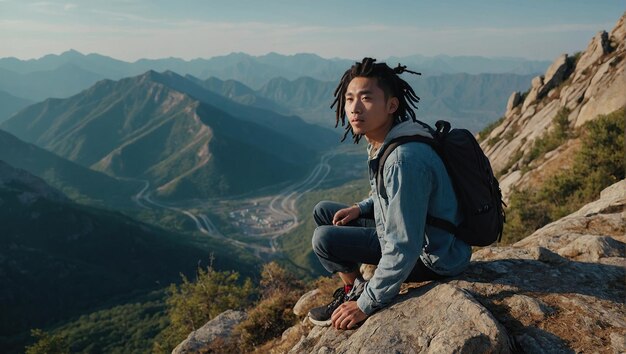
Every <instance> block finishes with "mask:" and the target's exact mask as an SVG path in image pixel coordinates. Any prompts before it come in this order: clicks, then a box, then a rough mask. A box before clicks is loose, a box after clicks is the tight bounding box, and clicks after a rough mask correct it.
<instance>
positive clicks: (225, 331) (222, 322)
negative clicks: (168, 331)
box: [172, 310, 247, 354]
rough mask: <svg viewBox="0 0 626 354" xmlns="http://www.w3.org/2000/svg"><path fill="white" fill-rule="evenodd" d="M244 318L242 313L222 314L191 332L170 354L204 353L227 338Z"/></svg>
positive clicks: (232, 311) (228, 312) (230, 311)
mask: <svg viewBox="0 0 626 354" xmlns="http://www.w3.org/2000/svg"><path fill="white" fill-rule="evenodd" d="M246 317H247V315H246V313H245V312H244V311H234V310H228V311H226V312H223V313H221V314H220V315H218V316H217V317H215V318H214V319H212V320H211V321H209V322H207V323H206V324H205V325H204V326H202V327H201V328H199V329H198V330H196V331H193V332H191V333H190V334H189V336H188V337H187V339H185V340H184V341H183V342H181V343H180V344H179V345H178V346H177V347H176V348H174V350H173V351H172V354H185V353H199V352H206V351H205V350H206V349H207V347H209V345H210V344H211V343H215V341H216V340H225V339H226V338H228V337H229V336H230V334H231V332H232V331H233V328H235V326H236V325H237V324H238V323H240V322H242V321H243V320H245V319H246Z"/></svg>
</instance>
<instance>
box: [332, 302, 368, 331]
mask: <svg viewBox="0 0 626 354" xmlns="http://www.w3.org/2000/svg"><path fill="white" fill-rule="evenodd" d="M366 318H367V315H366V314H365V313H364V312H363V311H361V309H360V308H359V307H358V306H357V304H356V301H346V302H344V303H343V304H341V305H339V307H337V309H336V310H335V312H333V314H332V316H331V317H330V319H331V320H332V324H333V327H335V328H336V329H352V328H354V327H355V326H356V325H357V324H359V323H361V322H363V321H365V319H366Z"/></svg>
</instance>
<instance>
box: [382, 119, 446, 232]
mask: <svg viewBox="0 0 626 354" xmlns="http://www.w3.org/2000/svg"><path fill="white" fill-rule="evenodd" d="M438 128H439V127H438ZM448 129H449V128H448ZM410 142H418V143H424V144H428V145H430V146H431V147H432V148H433V149H434V150H435V152H437V155H439V156H441V151H440V147H439V143H438V142H437V141H436V140H435V139H433V138H428V137H425V136H422V135H410V136H401V137H399V138H395V139H393V140H391V141H390V142H389V144H387V145H385V147H383V151H382V154H381V155H380V158H379V159H378V169H377V170H376V187H377V189H378V195H380V196H381V197H382V198H383V199H385V200H387V199H388V196H387V190H386V189H385V183H384V181H383V172H384V169H385V162H386V161H387V158H388V157H389V155H391V153H392V152H393V150H395V149H396V148H397V147H398V146H400V145H402V144H406V143H410ZM426 224H428V225H430V226H434V227H436V228H439V229H442V230H445V231H447V232H449V233H451V234H455V233H456V231H457V227H456V225H454V224H453V223H451V222H449V221H447V220H444V219H440V218H437V217H434V216H431V215H426Z"/></svg>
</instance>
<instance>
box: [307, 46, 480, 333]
mask: <svg viewBox="0 0 626 354" xmlns="http://www.w3.org/2000/svg"><path fill="white" fill-rule="evenodd" d="M403 72H410V71H408V70H406V67H403V66H400V65H398V67H397V68H395V69H392V68H390V67H389V66H387V65H386V64H385V63H375V59H371V58H364V59H363V60H362V61H361V62H360V63H355V65H353V66H352V67H351V68H350V69H349V70H347V71H346V72H345V74H344V75H343V77H342V79H341V81H340V83H339V86H338V87H337V89H336V90H335V102H334V103H333V106H335V105H337V107H336V119H337V125H338V124H339V121H340V120H341V123H342V126H344V125H345V119H346V117H347V118H348V121H349V124H348V125H347V126H346V128H345V129H346V130H345V134H344V136H343V139H345V138H346V136H347V135H348V133H351V134H352V136H353V140H354V142H355V143H358V142H359V141H360V139H361V137H363V136H365V139H366V140H367V142H368V147H367V151H368V155H369V157H368V164H369V170H370V174H369V175H370V179H369V183H370V187H371V194H370V197H368V198H366V199H365V200H363V201H361V202H360V203H357V204H355V205H353V206H346V205H341V204H339V203H334V202H327V201H323V202H320V203H318V205H317V206H316V207H315V211H314V219H315V222H316V224H317V228H316V229H315V232H314V234H313V239H312V243H313V250H314V252H315V254H316V255H317V257H318V259H319V260H320V262H321V263H322V265H323V266H324V268H326V269H327V270H328V271H329V272H332V273H337V274H338V275H339V277H340V278H341V279H342V281H343V283H344V287H343V288H340V289H337V291H335V294H334V295H333V301H332V302H331V303H329V304H328V305H327V306H322V307H318V308H315V309H312V310H311V311H310V312H309V319H310V321H311V322H313V323H314V324H316V325H321V326H328V325H331V324H332V325H333V326H334V327H335V328H337V329H351V328H354V327H355V326H357V325H358V324H360V323H361V322H363V321H364V320H365V319H366V318H367V317H368V316H370V315H371V314H373V313H374V312H375V311H377V310H380V309H381V308H383V307H385V306H386V305H388V304H389V303H390V302H391V301H392V299H393V298H394V297H395V296H396V295H397V294H398V292H399V291H400V286H401V284H402V283H403V282H406V281H425V280H434V279H440V278H443V277H446V276H452V275H456V274H459V273H460V272H462V271H463V270H464V269H465V268H466V267H467V266H468V264H469V260H470V257H471V247H470V246H469V245H468V244H467V243H465V242H463V241H462V240H460V239H457V238H455V236H454V235H453V234H450V233H449V232H447V231H444V230H442V229H439V228H436V227H434V226H430V225H427V223H426V217H427V215H432V216H435V217H438V218H441V219H444V220H448V221H450V222H452V223H453V224H455V225H458V224H459V223H460V221H461V220H460V218H461V216H460V214H459V211H458V208H457V200H456V196H455V193H454V189H453V187H452V184H451V181H450V178H449V176H448V174H447V172H446V169H445V166H444V165H443V162H442V161H441V159H440V158H439V156H438V155H437V153H436V152H435V151H434V150H433V149H432V148H431V147H430V146H429V145H427V144H423V143H418V142H410V143H406V144H402V145H400V146H398V147H397V148H396V149H394V150H393V152H392V153H391V154H390V155H389V156H388V157H387V160H386V162H385V165H384V170H383V171H382V178H383V182H384V188H385V190H386V195H387V197H386V198H383V197H381V196H380V194H379V192H378V191H377V188H378V187H377V183H376V179H375V177H374V172H375V171H377V169H378V160H379V158H380V156H379V152H380V151H382V150H381V148H382V147H384V146H385V145H386V144H388V143H389V141H390V140H391V139H394V138H397V137H400V136H409V135H418V134H421V135H425V136H430V134H429V132H428V130H427V129H426V128H425V127H423V126H422V125H421V124H419V123H418V122H417V121H416V119H415V112H414V111H413V109H412V107H415V108H417V107H416V103H417V102H418V101H419V98H418V97H417V96H416V95H415V93H414V91H413V89H412V88H411V87H410V85H409V84H407V83H406V81H404V80H402V79H401V78H400V77H399V76H398V74H401V73H403ZM410 73H413V72H410ZM331 107H332V106H331ZM372 219H373V220H372ZM360 263H367V264H377V265H378V266H377V269H376V271H375V273H374V275H373V277H372V278H371V279H370V280H369V281H368V282H365V281H364V280H363V278H362V277H361V274H360V273H359V270H358V267H359V264H360Z"/></svg>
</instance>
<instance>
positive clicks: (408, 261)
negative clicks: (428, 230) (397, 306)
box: [357, 151, 433, 315]
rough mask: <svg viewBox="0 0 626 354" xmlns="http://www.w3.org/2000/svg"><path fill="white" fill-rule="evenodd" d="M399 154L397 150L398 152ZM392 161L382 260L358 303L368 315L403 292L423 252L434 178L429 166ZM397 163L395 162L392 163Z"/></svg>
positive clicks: (387, 175) (386, 180) (387, 178)
mask: <svg viewBox="0 0 626 354" xmlns="http://www.w3.org/2000/svg"><path fill="white" fill-rule="evenodd" d="M396 152H397V151H396ZM396 152H394V154H392V155H395V156H394V157H395V158H391V155H390V158H389V159H388V160H387V163H386V164H385V171H384V183H385V189H386V191H387V196H388V203H389V204H388V206H387V207H386V211H384V212H383V213H384V216H385V218H384V226H385V227H384V230H385V232H384V233H383V235H378V237H379V238H380V237H382V238H383V240H382V242H381V246H382V247H381V252H382V257H381V259H380V262H379V264H378V268H377V269H376V272H375V273H374V276H373V277H372V279H370V281H369V282H368V283H367V284H366V286H365V290H364V291H363V293H362V294H361V296H360V297H359V299H358V300H357V304H358V306H359V308H360V309H361V311H363V312H364V313H366V314H367V315H370V314H372V313H373V312H375V311H376V310H378V309H380V308H382V307H384V306H386V305H388V304H389V303H390V302H391V300H392V299H393V298H394V297H395V296H396V295H397V294H398V292H399V291H400V286H401V284H402V283H403V282H404V280H406V278H407V277H408V276H409V274H410V273H411V271H412V269H413V267H414V266H415V263H416V262H417V261H418V258H419V256H420V254H421V252H422V248H423V246H424V245H423V243H424V237H422V236H421V235H424V228H425V225H426V214H427V210H428V200H429V196H430V194H431V190H432V183H433V177H432V174H431V171H429V170H428V169H427V167H425V166H426V164H423V163H419V162H416V161H414V159H405V160H399V159H398V155H397V154H396ZM392 160H394V161H392Z"/></svg>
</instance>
